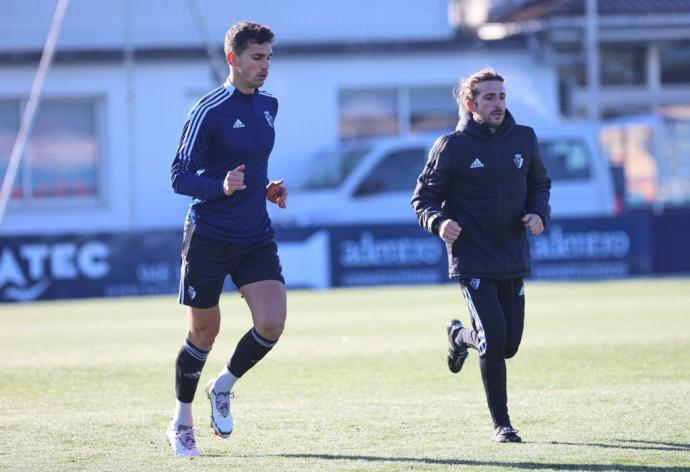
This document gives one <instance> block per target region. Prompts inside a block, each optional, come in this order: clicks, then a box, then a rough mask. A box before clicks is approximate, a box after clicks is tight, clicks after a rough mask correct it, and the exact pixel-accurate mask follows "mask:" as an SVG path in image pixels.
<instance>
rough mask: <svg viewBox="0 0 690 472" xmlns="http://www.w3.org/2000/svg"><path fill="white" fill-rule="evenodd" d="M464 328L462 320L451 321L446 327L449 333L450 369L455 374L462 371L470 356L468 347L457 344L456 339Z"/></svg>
mask: <svg viewBox="0 0 690 472" xmlns="http://www.w3.org/2000/svg"><path fill="white" fill-rule="evenodd" d="M462 328H463V326H462V322H461V321H460V320H450V321H449V322H448V324H447V325H446V331H448V368H449V369H450V371H451V372H452V373H454V374H457V373H458V372H460V371H461V370H462V365H463V364H464V363H465V359H467V355H468V352H467V346H465V345H464V344H462V343H460V344H458V343H456V342H455V337H456V336H457V334H458V332H459V331H460V330H461V329H462Z"/></svg>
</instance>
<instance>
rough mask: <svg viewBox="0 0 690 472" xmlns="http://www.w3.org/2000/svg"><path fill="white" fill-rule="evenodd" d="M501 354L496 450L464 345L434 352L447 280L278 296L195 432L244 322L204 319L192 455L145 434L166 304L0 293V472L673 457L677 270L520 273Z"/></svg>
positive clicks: (613, 465) (570, 466)
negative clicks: (511, 338)
mask: <svg viewBox="0 0 690 472" xmlns="http://www.w3.org/2000/svg"><path fill="white" fill-rule="evenodd" d="M526 291H527V318H526V328H525V336H524V340H523V344H522V347H521V350H520V352H519V353H518V355H517V356H516V357H515V358H514V359H512V360H510V361H508V391H509V408H510V412H511V417H512V420H513V424H514V426H515V427H516V428H518V429H519V430H520V433H521V435H522V437H523V440H524V441H525V443H523V444H495V443H493V442H492V441H491V440H490V435H491V423H490V418H489V413H488V410H487V407H486V404H485V399H484V393H483V389H482V385H481V379H480V376H479V369H478V366H477V356H476V352H474V351H471V353H470V358H469V359H468V361H467V362H466V363H465V368H464V369H463V371H462V372H461V373H460V374H457V375H452V374H450V373H449V372H448V370H447V368H446V365H445V350H446V334H445V323H446V321H447V320H448V319H449V318H451V317H453V316H456V315H460V317H461V319H463V320H464V321H465V322H466V323H467V322H468V321H469V317H468V315H467V311H466V308H465V305H464V300H463V299H462V295H461V293H460V291H459V290H458V288H457V287H456V286H454V285H447V286H440V287H429V286H419V287H417V286H416V287H395V288H373V289H352V290H332V291H315V292H309V291H292V292H290V293H289V300H288V302H289V314H288V326H287V329H286V332H285V334H284V335H283V338H282V339H281V340H280V342H279V343H278V345H277V347H276V348H275V349H274V350H273V352H271V353H270V354H269V355H268V357H267V358H266V359H264V361H262V363H261V364H260V365H259V366H258V367H257V368H256V369H254V370H252V371H250V372H249V373H248V374H247V375H246V376H245V378H243V379H242V380H240V381H239V382H238V383H237V385H236V388H235V399H234V401H233V404H232V409H233V413H234V417H235V431H234V432H233V435H232V437H231V438H230V439H229V440H223V439H220V438H217V437H215V436H213V435H212V433H211V430H210V428H209V427H208V415H209V406H208V404H207V401H206V399H205V395H204V394H203V391H202V388H203V384H204V383H205V381H206V379H207V378H209V377H210V376H211V375H212V374H215V372H217V371H218V370H219V369H220V368H221V367H222V365H223V364H224V363H225V362H226V360H227V357H228V356H229V354H230V352H231V350H232V349H233V348H234V345H235V343H236V342H237V340H238V339H239V337H240V336H241V335H242V334H243V333H244V332H245V331H246V330H247V329H248V328H249V326H250V317H249V314H248V310H247V308H246V306H245V305H244V302H243V301H242V300H241V298H239V296H238V295H236V294H229V295H225V296H224V297H223V300H222V301H221V307H222V309H223V326H222V328H221V334H220V336H219V338H218V339H217V341H216V346H215V348H214V350H213V351H212V353H211V355H210V357H209V360H208V362H207V364H206V368H205V370H204V375H203V376H202V380H201V382H200V389H199V392H198V393H197V398H196V401H195V406H194V412H195V417H196V423H197V424H196V427H197V428H198V429H199V436H198V444H199V447H200V449H201V451H202V453H203V457H201V458H196V459H193V460H190V459H181V458H175V457H172V456H171V453H170V450H169V447H168V445H167V443H166V442H165V438H164V431H165V427H166V425H167V423H168V421H169V419H170V415H171V412H172V406H173V402H174V389H173V382H174V371H173V365H174V358H175V356H176V353H177V351H178V349H179V347H180V345H181V344H182V341H183V338H184V333H185V323H186V321H185V317H184V314H183V313H184V312H183V309H182V308H181V307H180V306H178V305H177V303H176V300H175V297H174V296H172V295H170V296H165V297H155V298H132V299H103V300H87V301H69V302H50V303H34V304H29V305H4V306H0V353H1V355H2V364H1V365H2V375H1V377H0V400H1V401H0V437H2V439H3V440H2V446H0V470H7V471H20V470H26V471H43V470H45V471H55V470H77V471H80V470H93V471H118V472H119V471H139V470H141V471H171V470H175V471H178V470H179V471H182V470H194V471H212V470H224V471H226V470H242V471H244V470H248V471H276V470H280V471H281V472H282V471H293V470H294V471H330V470H338V471H339V470H344V471H345V470H347V471H354V470H358V471H360V470H365V471H368V470H386V471H398V470H477V471H514V470H516V471H524V470H537V471H548V470H566V471H580V470H593V471H620V472H623V471H625V472H642V471H652V470H667V471H689V470H690V428H689V426H690V406H689V405H688V402H689V401H690V279H657V280H649V279H638V280H632V281H621V282H606V283H570V284H569V283H537V282H532V283H528V284H527V290H526Z"/></svg>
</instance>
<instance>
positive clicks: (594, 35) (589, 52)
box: [585, 0, 601, 120]
mask: <svg viewBox="0 0 690 472" xmlns="http://www.w3.org/2000/svg"><path fill="white" fill-rule="evenodd" d="M597 3H598V1H597V0H587V3H586V6H585V55H586V60H587V88H588V92H589V107H588V115H589V118H590V119H592V120H598V119H599V118H600V117H601V106H600V105H599V14H598V11H597Z"/></svg>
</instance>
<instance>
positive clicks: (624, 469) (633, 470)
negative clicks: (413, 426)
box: [252, 453, 690, 472]
mask: <svg viewBox="0 0 690 472" xmlns="http://www.w3.org/2000/svg"><path fill="white" fill-rule="evenodd" d="M252 457H257V456H252ZM260 457H284V458H293V459H319V460H332V461H365V462H394V463H403V462H409V463H413V464H414V463H417V464H431V465H459V466H466V467H481V466H485V467H506V468H508V467H511V468H515V469H527V470H542V469H548V470H554V469H555V470H576V471H581V470H593V471H597V470H601V471H620V472H653V471H659V470H664V471H666V472H688V471H690V468H688V467H652V466H645V465H624V464H564V463H543V464H540V463H538V462H509V461H506V462H500V461H473V460H465V459H442V458H438V459H434V458H429V457H386V456H364V455H350V454H299V453H294V454H291V453H287V454H268V455H265V456H260Z"/></svg>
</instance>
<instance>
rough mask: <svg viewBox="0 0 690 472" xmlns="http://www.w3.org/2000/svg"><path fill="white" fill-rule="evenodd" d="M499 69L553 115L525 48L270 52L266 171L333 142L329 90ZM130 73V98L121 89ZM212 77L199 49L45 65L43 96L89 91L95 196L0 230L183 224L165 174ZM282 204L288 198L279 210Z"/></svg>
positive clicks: (302, 159) (12, 86) (286, 168)
mask: <svg viewBox="0 0 690 472" xmlns="http://www.w3.org/2000/svg"><path fill="white" fill-rule="evenodd" d="M489 64H491V65H495V66H496V67H497V68H498V69H499V70H500V71H501V72H502V73H503V74H505V75H506V76H507V77H508V80H509V82H508V97H509V98H508V101H509V108H510V109H511V110H512V111H513V112H514V114H515V115H516V117H517V119H518V120H519V121H520V122H522V123H525V124H530V125H533V126H535V127H537V128H539V126H543V125H544V124H545V123H550V122H552V121H553V119H554V118H555V117H556V116H557V114H556V113H557V111H556V110H557V103H556V99H555V97H556V90H555V89H556V81H555V77H554V73H553V71H551V70H550V69H549V68H547V67H544V66H542V65H540V64H538V63H536V62H534V60H533V59H532V58H531V57H530V56H529V55H528V54H527V53H526V52H524V51H504V52H494V53H488V52H484V53H482V54H476V53H463V52H454V53H448V52H433V51H429V52H425V53H409V54H407V53H396V54H387V55H384V56H380V55H339V56H327V55H324V56H304V57H299V56H297V57H295V56H293V57H289V58H280V57H276V58H275V61H274V62H273V64H272V71H271V75H270V77H269V80H268V82H267V83H266V87H265V88H266V90H268V91H269V92H271V93H273V94H274V95H276V96H277V97H278V99H279V101H280V108H279V112H278V116H277V119H276V131H277V139H276V144H275V147H274V151H273V154H272V157H271V162H270V169H269V170H270V172H269V174H270V176H271V178H285V179H286V185H288V187H289V186H290V184H291V182H293V183H294V182H296V181H297V180H299V177H300V175H301V172H302V170H303V169H304V166H305V165H306V164H307V161H308V160H309V159H310V158H311V157H312V155H313V154H314V153H315V152H316V151H317V150H319V149H322V148H324V147H330V146H334V145H336V144H337V143H338V112H339V109H338V93H339V90H341V89H343V88H348V89H352V88H357V87H374V86H376V87H405V86H417V85H440V86H443V85H448V100H449V102H452V100H453V98H452V96H451V89H452V86H453V84H455V83H457V81H458V80H459V78H460V77H463V76H467V75H468V74H470V73H471V72H473V71H475V70H477V69H479V68H481V67H484V66H486V65H489ZM34 72H35V70H34V69H33V68H31V67H26V66H21V67H15V66H12V67H3V68H0V73H1V74H2V76H3V85H2V87H1V88H0V100H1V99H3V98H13V97H20V96H25V95H26V94H27V93H28V90H29V88H30V84H31V81H32V79H33V74H34ZM128 84H131V87H132V88H131V100H128V96H129V95H128V93H129V89H128V87H129V85H128ZM214 86H215V82H214V80H213V78H212V75H211V73H210V68H209V65H208V63H207V62H205V61H201V60H199V61H174V62H162V61H148V62H137V63H136V64H135V65H134V66H132V67H131V68H128V67H125V66H124V65H122V64H120V63H110V64H74V65H69V64H62V65H57V66H55V67H54V68H53V69H52V70H51V71H50V74H49V76H48V79H47V82H46V85H45V91H44V97H45V98H46V99H50V98H65V97H97V99H98V103H99V114H98V115H99V121H100V126H99V130H100V142H101V146H102V149H101V157H102V168H101V173H100V175H101V185H102V188H103V194H102V198H101V200H100V201H98V202H89V203H84V204H80V203H78V202H77V203H71V204H69V205H65V204H63V205H61V204H60V203H59V202H57V203H56V205H40V206H33V207H32V206H26V205H17V204H10V207H9V209H8V212H7V215H6V218H5V221H4V223H3V225H2V227H1V228H0V233H2V234H22V233H35V232H39V231H40V232H41V233H62V232H73V231H77V232H88V231H91V232H97V231H128V230H135V229H148V228H170V227H176V226H179V225H181V223H182V219H183V215H184V212H185V208H186V206H187V204H188V203H189V199H188V198H187V197H183V196H178V195H174V194H173V193H172V190H171V189H170V185H169V169H170V163H171V162H172V159H173V157H174V155H175V152H176V148H177V145H178V143H179V139H180V133H181V130H182V125H183V124H184V119H185V115H186V113H187V111H188V110H189V108H190V107H191V106H192V105H193V104H194V102H195V101H196V100H197V99H198V98H199V96H200V95H202V94H203V93H205V92H206V91H208V90H209V89H211V88H212V87H214ZM288 211H289V210H288Z"/></svg>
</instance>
